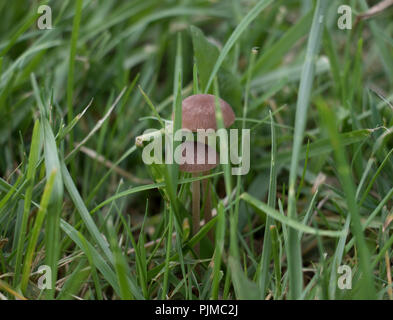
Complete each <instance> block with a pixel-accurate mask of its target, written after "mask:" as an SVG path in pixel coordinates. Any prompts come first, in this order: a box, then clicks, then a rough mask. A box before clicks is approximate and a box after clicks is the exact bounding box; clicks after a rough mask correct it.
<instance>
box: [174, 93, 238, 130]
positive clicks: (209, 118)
mask: <svg viewBox="0 0 393 320" xmlns="http://www.w3.org/2000/svg"><path fill="white" fill-rule="evenodd" d="M215 99H216V98H215V96H214V95H211V94H195V95H192V96H189V97H187V98H186V99H184V100H183V103H182V126H183V128H184V129H189V130H191V131H193V132H196V131H197V130H198V129H205V130H207V129H214V130H217V123H216V107H215V104H216V101H215ZM219 102H220V107H221V112H222V117H223V120H224V125H225V127H226V128H228V127H230V126H231V125H232V124H233V122H234V121H235V113H234V112H233V110H232V108H231V106H230V105H229V104H228V103H227V102H225V101H224V100H222V99H219Z"/></svg>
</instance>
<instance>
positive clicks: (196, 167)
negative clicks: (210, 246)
mask: <svg viewBox="0 0 393 320" xmlns="http://www.w3.org/2000/svg"><path fill="white" fill-rule="evenodd" d="M181 148H183V150H182V157H183V160H184V163H183V164H180V165H179V169H180V171H182V172H189V173H192V176H193V177H198V176H199V174H200V173H201V172H206V171H210V170H212V169H214V168H215V167H216V166H217V165H218V163H219V158H218V157H219V156H218V154H217V152H216V150H214V149H213V148H211V147H209V146H207V145H205V144H203V143H201V142H194V141H185V142H183V143H182V144H181ZM205 219H206V218H205ZM199 224H200V181H199V180H198V181H193V182H192V233H193V235H195V234H197V233H198V231H199ZM196 252H197V253H199V244H198V245H197V247H196Z"/></svg>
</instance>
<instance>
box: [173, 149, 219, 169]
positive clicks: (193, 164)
mask: <svg viewBox="0 0 393 320" xmlns="http://www.w3.org/2000/svg"><path fill="white" fill-rule="evenodd" d="M180 147H183V150H182V156H183V157H184V158H185V163H184V164H180V165H179V169H180V171H182V172H193V173H197V172H204V171H209V170H212V169H214V168H215V167H217V165H218V164H219V155H218V154H217V152H216V150H214V149H213V148H211V147H209V146H208V145H206V144H203V143H201V142H194V141H185V142H183V143H182V144H181V145H180ZM188 150H193V152H189V153H187V151H188ZM203 153H204V154H203ZM209 154H210V159H211V160H213V161H210V162H213V163H209ZM198 155H199V157H198ZM198 160H199V162H203V163H198V162H197V161H198Z"/></svg>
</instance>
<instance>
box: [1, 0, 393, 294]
mask: <svg viewBox="0 0 393 320" xmlns="http://www.w3.org/2000/svg"><path fill="white" fill-rule="evenodd" d="M23 1H24V0H19V1H13V2H9V3H8V2H7V3H6V2H3V3H1V4H0V10H3V11H4V12H5V14H4V18H3V19H2V21H0V293H1V295H0V299H31V300H34V299H59V300H60V299H86V300H93V299H98V300H111V299H125V300H126V299H173V300H175V299H187V300H198V299H274V300H280V299H306V300H314V299H332V300H334V299H391V298H392V294H391V290H392V279H391V271H390V270H391V262H392V254H393V252H392V245H393V233H392V227H391V225H392V223H391V221H392V218H391V217H392V205H393V183H392V177H393V155H392V154H393V143H392V130H393V102H392V100H393V92H392V87H391V83H392V74H393V66H392V62H391V59H390V57H391V56H392V54H393V41H392V35H393V23H392V19H391V16H392V14H393V11H392V9H391V8H390V9H387V10H386V11H384V12H383V13H381V14H380V15H379V16H378V17H371V18H370V19H369V20H365V21H360V22H357V23H355V16H356V15H357V14H359V13H362V12H364V11H365V10H367V9H368V8H369V7H371V6H372V5H373V4H374V1H365V0H362V1H354V0H348V1H347V3H348V4H349V5H350V6H351V7H352V9H353V14H354V17H353V18H354V19H353V22H354V24H353V27H352V29H350V30H340V29H339V28H338V27H337V19H338V17H339V16H338V15H337V7H338V6H339V5H340V4H341V2H340V1H322V0H315V1H308V0H296V1H290V2H285V1H269V0H260V1H257V0H241V1H239V0H230V1H208V0H197V1H189V0H176V1H169V0H168V1H162V0H160V1H159V0H135V1H118V2H106V1H91V0H84V1H82V0H78V1H75V2H72V1H68V2H67V1H65V2H59V1H53V0H50V1H44V2H42V3H45V4H48V5H49V6H50V7H51V8H52V14H53V17H52V21H53V24H54V25H53V27H54V28H52V29H49V30H39V29H37V26H36V20H37V17H38V15H37V7H38V5H39V4H41V3H39V2H38V1H35V2H29V4H28V5H29V8H28V10H26V9H25V8H26V5H22V6H21V5H19V4H20V3H21V2H23ZM322 16H323V19H321V17H322ZM193 93H212V94H215V95H216V97H218V96H219V97H221V98H223V99H224V100H226V101H228V102H229V103H230V104H231V105H232V107H233V109H234V112H235V114H236V116H237V119H236V121H235V123H234V125H233V128H238V129H250V130H251V144H250V145H251V150H250V151H251V159H250V171H249V172H248V173H247V174H246V175H244V176H237V177H236V176H233V175H232V174H231V172H232V169H234V167H235V166H234V165H221V166H219V167H218V168H216V169H215V170H214V171H212V172H210V173H209V174H208V175H207V174H205V175H203V176H199V177H196V178H195V177H190V176H189V175H187V174H184V173H181V172H180V171H179V168H178V165H177V164H168V165H159V164H152V165H147V164H144V163H143V161H142V147H143V146H145V145H146V144H147V143H148V140H147V139H148V138H149V135H144V132H145V130H146V129H151V128H154V129H157V130H161V131H160V133H156V134H162V132H163V130H164V128H165V127H166V126H167V125H168V124H172V123H173V126H174V128H175V129H176V128H180V126H181V121H180V119H181V111H182V110H181V101H182V99H184V98H185V97H187V96H189V95H191V94H193ZM220 111H221V110H220V108H216V118H217V123H218V127H219V128H223V127H224V124H223V119H222V115H221V112H220ZM172 114H173V115H174V118H173V119H172ZM239 140H240V141H239V142H240V143H243V141H241V138H239ZM136 142H137V143H136ZM240 145H241V144H240ZM175 147H176V143H175ZM174 150H175V148H174V149H173V150H171V153H172V152H174ZM219 151H220V152H221V153H224V152H229V150H228V144H226V143H224V144H223V145H222V146H221V150H219ZM207 177H208V178H209V180H210V185H211V186H212V190H211V191H212V192H211V194H212V206H213V208H214V213H215V215H214V217H213V219H212V220H211V221H209V222H208V223H202V224H201V228H200V230H199V232H198V233H197V234H196V235H192V233H191V231H190V230H192V226H191V223H192V222H191V212H190V208H191V189H190V188H191V182H193V181H195V180H203V179H205V178H207ZM201 198H202V199H203V197H201ZM203 206H204V203H203V201H202V205H201V212H203ZM202 218H203V217H202ZM213 231H214V240H213V241H210V240H209V238H208V236H207V235H208V234H213V233H212V232H213ZM196 245H199V248H200V254H198V253H197V252H196V251H195V249H194V248H195V246H196ZM43 265H47V266H49V267H50V268H51V270H52V272H51V279H50V280H51V282H52V283H53V284H55V285H53V286H52V288H51V289H40V286H39V278H40V276H42V274H39V271H38V270H39V268H40V266H43ZM342 265H347V266H349V267H350V268H351V271H352V277H351V279H352V288H351V289H346V290H343V289H340V286H339V285H338V283H339V282H338V280H339V278H340V277H341V276H342V275H341V274H339V273H338V267H339V266H342Z"/></svg>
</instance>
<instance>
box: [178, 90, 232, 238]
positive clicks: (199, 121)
mask: <svg viewBox="0 0 393 320" xmlns="http://www.w3.org/2000/svg"><path fill="white" fill-rule="evenodd" d="M219 103H220V107H221V113H222V117H223V121H224V126H225V128H228V127H230V126H231V125H232V124H233V123H234V121H235V113H234V112H233V110H232V108H231V106H230V105H229V104H228V103H227V102H225V101H224V100H222V99H219ZM182 127H183V128H184V129H189V130H191V131H193V132H196V131H197V130H198V129H204V130H208V129H213V130H217V122H216V97H215V96H214V95H211V94H195V95H192V96H189V97H187V98H186V99H184V100H183V103H182ZM203 142H204V143H206V141H203ZM206 171H209V170H206ZM206 173H209V172H206ZM203 194H204V197H205V199H206V200H205V201H206V202H205V208H204V217H205V221H206V222H208V221H210V220H211V219H212V213H211V210H212V204H211V195H210V181H209V179H205V180H203ZM209 238H210V239H211V240H213V232H212V231H210V232H209Z"/></svg>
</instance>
